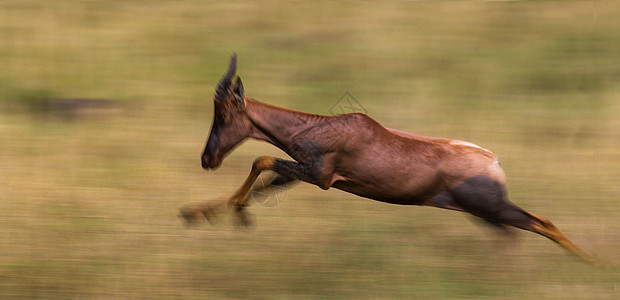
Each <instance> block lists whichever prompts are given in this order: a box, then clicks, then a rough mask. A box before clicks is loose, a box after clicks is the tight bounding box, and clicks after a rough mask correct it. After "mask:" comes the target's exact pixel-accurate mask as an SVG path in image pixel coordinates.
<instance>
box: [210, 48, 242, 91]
mask: <svg viewBox="0 0 620 300" xmlns="http://www.w3.org/2000/svg"><path fill="white" fill-rule="evenodd" d="M236 72H237V53H233V55H232V56H231V57H230V65H228V71H227V72H226V74H224V76H223V77H222V79H220V81H219V82H218V83H217V88H216V89H215V99H217V100H222V101H226V100H228V97H227V96H228V88H229V87H230V84H231V83H232V78H233V76H235V73H236Z"/></svg>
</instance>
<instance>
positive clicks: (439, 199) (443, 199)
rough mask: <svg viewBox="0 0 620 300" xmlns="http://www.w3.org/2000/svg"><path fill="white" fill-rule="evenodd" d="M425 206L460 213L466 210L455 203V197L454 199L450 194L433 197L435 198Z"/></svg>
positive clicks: (425, 203)
mask: <svg viewBox="0 0 620 300" xmlns="http://www.w3.org/2000/svg"><path fill="white" fill-rule="evenodd" d="M424 205H426V206H432V207H437V208H445V209H451V210H458V211H463V210H464V209H463V208H462V207H460V206H459V205H458V204H456V201H454V197H452V195H450V193H448V192H443V193H439V194H437V195H435V196H433V198H431V199H429V200H427V201H426V202H424Z"/></svg>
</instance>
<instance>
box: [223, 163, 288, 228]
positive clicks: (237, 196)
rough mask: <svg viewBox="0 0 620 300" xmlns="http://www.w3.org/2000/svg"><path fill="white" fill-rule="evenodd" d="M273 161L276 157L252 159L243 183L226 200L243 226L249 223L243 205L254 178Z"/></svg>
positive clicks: (246, 200)
mask: <svg viewBox="0 0 620 300" xmlns="http://www.w3.org/2000/svg"><path fill="white" fill-rule="evenodd" d="M275 161H276V159H275V158H274V157H270V156H261V157H259V158H257V159H256V160H254V163H253V164H252V170H251V171H250V174H249V175H248V177H247V178H246V179H245V182H243V185H242V186H241V187H240V188H239V189H238V190H237V191H236V192H235V193H234V194H233V195H232V196H231V197H230V199H229V200H228V204H229V205H230V206H232V207H233V211H234V213H235V216H236V217H237V223H238V224H240V225H245V226H247V225H250V219H249V217H248V214H247V213H246V212H245V207H246V206H248V199H249V198H250V191H251V188H252V185H253V184H254V182H256V179H258V176H259V175H260V173H261V172H262V171H265V170H270V169H272V168H273V165H274V163H275ZM261 188H264V187H261Z"/></svg>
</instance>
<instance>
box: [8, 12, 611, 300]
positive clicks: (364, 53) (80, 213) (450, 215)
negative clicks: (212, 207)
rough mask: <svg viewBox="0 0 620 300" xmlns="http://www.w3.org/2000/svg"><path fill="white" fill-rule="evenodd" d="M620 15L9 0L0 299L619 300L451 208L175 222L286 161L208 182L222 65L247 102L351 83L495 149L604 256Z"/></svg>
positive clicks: (516, 190)
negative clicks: (205, 161) (236, 222)
mask: <svg viewBox="0 0 620 300" xmlns="http://www.w3.org/2000/svg"><path fill="white" fill-rule="evenodd" d="M619 5H620V4H618V2H617V1H594V2H592V1H574V2H573V1H561V2H555V1H553V2H544V1H534V2H518V1H508V2H495V1H492V2H483V1H449V2H443V1H441V2H437V1H422V2H393V3H385V2H379V1H364V2H360V3H354V4H353V3H351V2H342V3H331V2H307V3H277V2H276V3H271V2H270V3H269V4H264V3H252V2H246V1H233V2H225V1H223V2H222V1H220V2H214V3H209V2H205V1H191V0H189V1H159V0H154V1H77V0H75V1H21V0H5V1H0V182H1V184H0V253H2V255H0V298H3V299H4V298H45V299H54V298H147V297H148V298H170V299H178V298H200V299H204V298H208V299H216V298H225V299H230V298H235V299H239V298H250V299H256V298H269V299H272V298H297V297H302V298H311V299H316V298H320V299H323V298H336V299H342V298H374V299H389V298H398V299H403V298H405V299H408V298H409V299H411V298H444V299H446V298H448V299H453V298H475V299H479V298H492V299H496V298H504V299H521V298H534V297H536V298H543V299H544V298H556V299H557V298H561V299H562V298H586V297H587V298H591V299H615V298H618V297H619V293H620V287H619V286H618V283H619V282H620V272H619V271H618V270H617V269H613V268H612V269H609V270H597V269H593V268H589V267H588V266H585V265H583V264H579V263H575V262H574V260H573V259H572V258H571V257H570V256H567V255H563V253H562V254H559V253H561V251H560V249H559V248H558V247H556V246H554V245H552V244H551V243H549V242H548V241H547V240H546V239H545V238H543V237H539V236H536V235H533V234H523V235H521V237H520V239H519V240H518V241H519V242H513V243H510V242H505V241H503V240H502V239H503V238H504V237H502V236H499V235H497V234H495V231H494V229H493V228H490V229H489V230H485V229H484V227H483V229H479V228H480V227H479V226H476V225H475V224H472V222H471V221H470V219H468V218H467V217H465V215H463V214H461V213H457V212H447V211H441V210H437V209H432V208H423V207H402V206H394V205H389V204H382V203H378V202H373V201H368V200H365V199H361V198H358V197H356V196H352V195H349V194H345V193H342V192H339V191H337V190H329V191H327V192H325V191H322V190H320V189H319V188H317V187H313V186H309V185H301V184H299V185H295V186H293V187H291V189H290V190H287V191H286V193H285V199H282V200H279V201H278V203H279V205H277V206H275V207H262V206H259V205H256V206H254V207H253V209H252V211H253V213H254V214H256V215H257V217H258V216H260V217H258V218H257V222H256V225H255V227H254V228H252V229H250V230H235V229H233V228H231V227H232V226H229V220H228V219H227V218H222V219H221V221H220V222H221V223H222V225H219V226H218V225H216V226H215V227H214V228H212V227H207V226H203V227H200V228H197V229H192V230H185V229H184V228H183V227H182V226H181V224H180V222H179V220H178V219H177V217H176V212H177V208H178V207H179V206H180V205H182V204H184V203H187V202H195V201H198V202H200V201H203V200H208V199H212V198H214V197H219V196H226V195H229V194H231V193H232V192H234V190H235V189H236V188H237V185H238V184H239V182H242V181H243V179H244V178H245V177H246V175H247V173H248V172H249V166H250V165H251V164H252V161H253V160H254V159H255V158H256V157H257V156H259V155H273V156H279V157H282V158H287V157H286V155H285V154H284V153H282V152H280V151H279V150H277V149H274V148H273V147H271V146H270V145H267V144H264V143H258V142H253V141H249V142H247V143H245V144H244V145H242V146H240V147H239V148H238V149H237V150H235V152H234V153H232V154H231V155H230V156H229V158H228V159H227V160H226V161H225V162H224V163H223V164H222V165H221V166H220V168H219V169H218V171H217V172H205V171H203V170H202V167H201V165H200V162H199V161H198V159H197V158H198V157H199V156H200V154H201V151H202V149H203V148H204V146H205V144H204V141H205V135H206V134H207V133H208V131H209V128H210V126H211V124H212V119H211V118H212V116H213V111H212V97H213V91H214V88H215V86H214V83H216V82H217V80H218V79H219V78H220V77H221V75H222V74H221V72H222V67H221V66H222V61H226V60H227V59H228V58H229V56H230V53H232V52H233V51H236V52H237V53H238V54H239V57H242V58H243V65H244V73H243V80H244V85H245V89H246V90H247V91H252V97H255V98H256V99H261V100H264V101H266V102H268V103H270V104H274V105H277V106H281V107H287V108H291V109H296V110H300V111H306V112H310V113H317V114H330V108H332V107H333V106H334V104H335V103H336V102H337V101H339V99H341V97H342V95H343V94H345V93H346V92H350V93H351V94H352V95H355V99H356V101H357V102H359V104H360V105H361V106H363V107H364V109H365V110H366V111H367V112H368V114H369V115H370V116H371V117H373V118H374V119H376V120H377V121H379V122H381V123H382V124H384V125H385V126H387V127H391V128H398V129H401V130H404V131H408V132H416V133H419V134H423V135H426V136H442V137H450V138H456V139H459V140H466V141H469V142H472V143H475V144H476V145H480V146H481V147H484V148H486V149H489V150H491V151H493V152H494V153H495V154H497V155H498V156H499V157H500V158H501V162H502V167H503V168H504V170H505V171H506V173H507V176H508V178H509V181H508V183H507V184H508V190H509V191H510V198H511V199H513V200H514V202H515V203H517V204H518V205H519V206H522V207H524V208H527V209H528V210H531V211H535V212H536V213H537V214H540V215H543V216H545V217H548V218H549V219H552V220H553V221H554V223H555V224H556V225H557V226H558V227H559V228H562V230H563V232H565V233H566V234H567V235H568V236H570V237H571V239H573V240H574V241H575V243H577V244H579V245H583V246H584V248H587V249H590V250H592V251H593V252H595V253H596V254H597V255H598V256H599V257H600V258H601V259H602V260H605V261H608V262H610V263H611V264H616V265H617V264H619V263H620V262H619V258H618V251H617V250H618V249H619V248H620V239H619V238H618V236H620V202H619V201H620V200H619V199H618V195H620V185H619V184H618V179H619V178H620V151H619V149H620V136H619V134H618V133H619V132H620V118H618V116H619V115H620V89H619V88H618V87H620V51H618V49H620V36H619V35H618V32H620V23H619V22H620V21H618V20H620V7H619ZM498 240H502V242H497V241H498Z"/></svg>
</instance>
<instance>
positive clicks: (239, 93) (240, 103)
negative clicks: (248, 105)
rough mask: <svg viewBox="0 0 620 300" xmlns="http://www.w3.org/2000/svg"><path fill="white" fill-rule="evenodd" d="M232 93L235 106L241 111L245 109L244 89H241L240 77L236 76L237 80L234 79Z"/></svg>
mask: <svg viewBox="0 0 620 300" xmlns="http://www.w3.org/2000/svg"><path fill="white" fill-rule="evenodd" d="M233 95H234V96H235V100H234V104H235V106H237V109H238V110H240V111H242V110H244V109H245V98H244V97H245V91H244V90H243V83H242V82H241V77H238V76H237V80H235V85H234V86H233Z"/></svg>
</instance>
